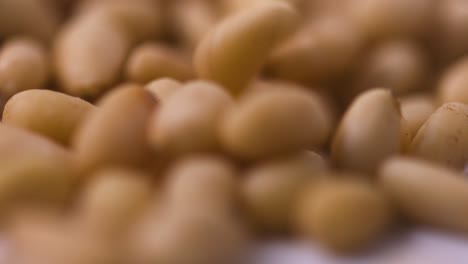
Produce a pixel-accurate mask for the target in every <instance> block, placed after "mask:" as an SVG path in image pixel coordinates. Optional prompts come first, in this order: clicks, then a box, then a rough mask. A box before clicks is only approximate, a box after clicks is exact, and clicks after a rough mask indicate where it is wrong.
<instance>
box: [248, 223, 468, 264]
mask: <svg viewBox="0 0 468 264" xmlns="http://www.w3.org/2000/svg"><path fill="white" fill-rule="evenodd" d="M251 261H252V263H254V264H468V237H458V236H456V235H453V234H447V233H442V232H441V233H439V232H434V231H428V230H418V231H413V232H411V233H409V234H406V235H402V236H400V237H398V238H394V239H390V240H389V241H387V242H386V243H385V245H380V246H379V247H378V248H376V249H374V250H371V251H370V252H367V253H366V254H363V255H362V256H353V257H336V256H334V255H333V254H330V253H327V252H326V251H324V250H323V249H321V248H320V247H317V246H316V245H311V244H307V243H301V242H269V243H266V245H261V246H259V247H258V249H257V250H256V253H255V254H254V256H253V257H252V260H251Z"/></svg>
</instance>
